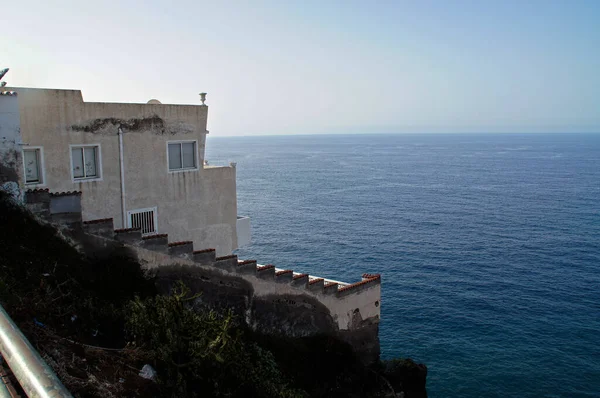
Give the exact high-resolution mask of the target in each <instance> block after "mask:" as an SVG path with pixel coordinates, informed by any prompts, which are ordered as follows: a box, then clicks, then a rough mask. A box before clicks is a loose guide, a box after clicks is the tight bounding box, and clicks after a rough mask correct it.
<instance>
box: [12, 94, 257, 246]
mask: <svg viewBox="0 0 600 398" xmlns="http://www.w3.org/2000/svg"><path fill="white" fill-rule="evenodd" d="M6 92H12V93H16V94H15V95H16V96H17V97H18V112H19V121H20V135H21V137H20V140H21V141H22V142H21V143H17V144H16V145H18V146H20V148H21V157H22V159H21V161H22V176H21V178H22V180H21V181H20V183H21V185H22V187H23V188H24V189H40V188H42V189H46V188H47V189H49V190H50V191H54V192H63V191H81V192H82V193H83V196H82V197H83V201H82V210H83V217H84V219H99V218H113V220H114V224H115V226H116V227H120V228H141V229H142V232H143V234H144V235H152V234H169V239H170V240H171V241H177V240H182V241H183V240H186V241H187V240H191V241H193V242H194V246H195V247H197V248H215V249H216V251H217V254H218V255H227V254H230V253H231V252H232V251H233V250H234V249H236V248H237V247H238V245H239V244H240V243H242V244H243V243H247V242H248V241H249V219H248V218H247V217H238V216H237V198H236V169H235V164H230V165H229V166H222V167H217V166H208V165H205V161H204V149H205V145H206V135H207V134H208V131H207V130H206V125H207V116H208V106H206V105H204V104H201V105H200V104H199V105H166V104H161V103H160V102H158V101H156V100H151V101H149V102H148V103H147V104H132V103H98V102H84V101H83V97H82V94H81V91H79V90H57V89H37V88H20V87H12V88H6ZM11 104H12V103H11ZM13 107H14V105H13ZM12 111H13V113H11V114H14V110H12ZM0 112H1V110H0ZM238 224H240V228H239V229H240V231H241V232H242V236H240V238H239V239H238Z"/></svg>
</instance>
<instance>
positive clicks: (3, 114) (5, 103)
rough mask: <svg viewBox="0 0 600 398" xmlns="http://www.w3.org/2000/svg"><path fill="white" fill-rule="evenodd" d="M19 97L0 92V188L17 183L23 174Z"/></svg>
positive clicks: (7, 92)
mask: <svg viewBox="0 0 600 398" xmlns="http://www.w3.org/2000/svg"><path fill="white" fill-rule="evenodd" d="M21 148H22V136H21V118H20V113H19V97H18V95H16V94H11V92H10V90H7V91H4V89H2V92H0V188H1V187H2V186H4V184H6V183H8V182H13V183H14V182H16V183H19V181H20V176H21V175H22V174H23V158H22V154H21Z"/></svg>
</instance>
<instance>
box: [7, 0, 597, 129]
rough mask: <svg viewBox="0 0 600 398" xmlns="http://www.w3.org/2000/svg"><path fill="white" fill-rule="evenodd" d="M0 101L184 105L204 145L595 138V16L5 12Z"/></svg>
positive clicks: (396, 6) (376, 7)
mask: <svg viewBox="0 0 600 398" xmlns="http://www.w3.org/2000/svg"><path fill="white" fill-rule="evenodd" d="M0 12H1V15H2V30H1V34H0V67H10V68H11V71H10V72H9V74H7V76H6V78H5V80H7V81H8V82H9V84H10V85H14V86H36V87H54V88H77V89H81V90H83V96H84V99H85V100H86V101H109V102H121V101H124V102H146V101H147V100H149V99H151V98H157V99H159V100H161V101H162V102H163V103H198V102H199V98H198V93H199V92H201V91H206V92H208V100H207V104H208V105H209V106H210V112H209V130H210V131H211V133H212V134H214V135H254V134H299V133H304V134H310V133H342V132H348V133H357V132H365V133H367V132H476V131H481V132H502V131H506V132H521V131H522V132H530V131H531V132H534V131H535V132H537V131H565V132H571V131H582V132H583V131H595V132H600V0H591V1H584V0H581V1H579V0H571V1H568V0H565V1H552V0H545V1H544V0H539V1H537V0H516V1H511V0H489V1H486V0H472V1H458V0H457V1H453V0H448V1H446V0H435V1H427V0H425V1H418V0H415V1H375V2H366V1H340V2H334V1H325V0H323V1H310V0H309V1H297V2H292V1H272V2H271V1H265V2H258V1H256V2H251V1H244V2H229V1H211V2H204V1H198V0H196V1H189V2H187V1H186V2H168V1H144V2H142V1H139V2H133V1H126V0H124V1H112V0H106V1H96V2H90V1H82V0H77V1H47V0H44V1H41V0H40V1H28V0H20V1H5V2H3V3H2V7H1V10H0Z"/></svg>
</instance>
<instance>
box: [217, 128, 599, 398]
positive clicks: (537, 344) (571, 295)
mask: <svg viewBox="0 0 600 398" xmlns="http://www.w3.org/2000/svg"><path fill="white" fill-rule="evenodd" d="M206 154H207V156H206V159H207V160H208V161H209V162H210V163H211V164H228V163H229V162H236V163H237V195H238V214H239V215H245V216H249V217H251V223H252V243H251V244H250V245H248V246H246V247H243V248H241V249H239V250H237V252H236V253H237V254H238V256H239V257H240V258H242V259H256V260H258V262H259V263H261V264H274V265H276V266H277V267H280V268H287V269H293V270H294V271H298V272H306V273H310V274H312V275H318V276H322V277H326V278H332V279H336V280H342V281H345V282H355V281H359V280H360V277H361V274H362V273H364V272H369V273H381V274H382V299H381V323H380V340H381V349H382V358H383V359H389V358H394V357H410V358H413V359H414V360H415V361H418V362H422V363H425V364H426V365H427V367H428V376H427V390H428V394H429V396H430V397H433V398H436V397H532V398H533V397H600V134H386V135H379V134H363V135H300V136H260V137H218V136H212V135H210V136H209V138H208V140H207V147H206Z"/></svg>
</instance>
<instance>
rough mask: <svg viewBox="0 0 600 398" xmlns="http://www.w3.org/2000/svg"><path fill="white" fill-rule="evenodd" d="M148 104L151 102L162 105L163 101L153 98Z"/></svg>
mask: <svg viewBox="0 0 600 398" xmlns="http://www.w3.org/2000/svg"><path fill="white" fill-rule="evenodd" d="M147 104H151V105H160V104H162V102H160V101H159V100H157V99H151V100H150V101H148V102H147Z"/></svg>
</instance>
